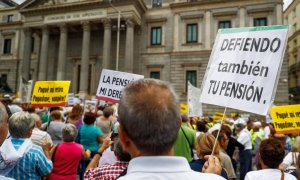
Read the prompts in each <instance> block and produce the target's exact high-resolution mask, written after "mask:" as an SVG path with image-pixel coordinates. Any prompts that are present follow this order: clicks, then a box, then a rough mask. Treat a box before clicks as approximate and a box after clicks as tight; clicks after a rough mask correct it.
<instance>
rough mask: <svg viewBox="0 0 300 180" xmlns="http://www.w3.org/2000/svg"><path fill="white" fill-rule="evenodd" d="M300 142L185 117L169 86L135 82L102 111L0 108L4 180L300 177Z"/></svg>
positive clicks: (258, 125)
mask: <svg viewBox="0 0 300 180" xmlns="http://www.w3.org/2000/svg"><path fill="white" fill-rule="evenodd" d="M299 152H300V137H298V136H297V135H282V134H277V133H276V131H275V129H274V126H273V124H272V123H271V122H269V123H267V122H266V120H265V119H264V118H261V119H260V117H255V116H249V117H248V118H247V119H242V118H241V117H239V115H238V114H235V116H234V117H233V118H232V119H231V120H229V119H227V120H225V121H224V123H220V122H216V121H214V120H213V118H211V117H209V116H208V115H203V116H202V117H188V116H187V115H186V114H183V113H180V108H179V98H178V97H177V95H176V94H175V92H174V90H173V88H172V87H171V86H170V85H169V84H168V83H166V82H163V81H159V80H154V79H142V80H138V81H134V82H131V83H130V84H128V85H127V86H126V88H125V89H124V90H123V92H122V99H121V101H120V102H119V104H118V105H116V104H112V103H109V102H107V104H106V105H104V106H99V107H98V108H97V110H96V111H92V110H84V109H83V106H82V105H81V104H76V105H74V106H72V107H68V108H64V107H51V108H32V107H30V106H28V105H27V106H21V105H18V104H17V103H13V102H12V99H11V98H10V97H4V98H3V99H2V103H1V104H0V179H50V180H52V179H53V180H60V179H61V180H66V179H68V180H69V179H70V180H72V179H74V180H75V179H107V180H111V179H120V180H126V179H128V180H134V179H176V180H177V179H178V180H181V179H182V180H183V179H184V180H188V179H213V180H218V179H220V180H221V179H241V180H244V179H246V180H252V179H253V180H254V179H255V180H260V179H267V178H270V179H281V180H283V179H285V180H294V179H300V176H299V174H300V156H299Z"/></svg>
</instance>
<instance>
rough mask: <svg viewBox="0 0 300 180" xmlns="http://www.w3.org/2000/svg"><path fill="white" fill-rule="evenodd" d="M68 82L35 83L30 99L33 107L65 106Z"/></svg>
mask: <svg viewBox="0 0 300 180" xmlns="http://www.w3.org/2000/svg"><path fill="white" fill-rule="evenodd" d="M70 84H71V82H70V81H37V82H36V83H35V85H34V89H33V94H32V97H31V105H32V106H33V107H53V106H65V105H66V103H67V99H68V98H67V97H68V92H69V87H70Z"/></svg>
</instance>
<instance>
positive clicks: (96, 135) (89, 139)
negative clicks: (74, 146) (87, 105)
mask: <svg viewBox="0 0 300 180" xmlns="http://www.w3.org/2000/svg"><path fill="white" fill-rule="evenodd" d="M95 120H96V116H95V114H94V113H91V112H87V113H85V114H84V118H83V122H84V125H82V126H81V127H80V128H79V130H78V131H79V134H78V141H79V142H80V144H81V145H83V147H84V149H85V150H90V151H91V158H93V157H94V155H95V154H96V153H97V151H98V148H99V146H100V144H101V143H103V137H102V131H101V129H99V128H97V127H96V126H94V123H95ZM89 162H90V161H89V160H87V161H81V171H80V179H83V174H84V171H85V168H86V166H87V165H88V164H89Z"/></svg>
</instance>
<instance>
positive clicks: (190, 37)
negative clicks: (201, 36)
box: [186, 24, 198, 43]
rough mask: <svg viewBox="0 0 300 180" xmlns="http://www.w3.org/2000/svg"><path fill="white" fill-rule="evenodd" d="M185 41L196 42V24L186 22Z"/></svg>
mask: <svg viewBox="0 0 300 180" xmlns="http://www.w3.org/2000/svg"><path fill="white" fill-rule="evenodd" d="M186 42H187V43H196V42H198V24H187V26H186Z"/></svg>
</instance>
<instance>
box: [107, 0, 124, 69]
mask: <svg viewBox="0 0 300 180" xmlns="http://www.w3.org/2000/svg"><path fill="white" fill-rule="evenodd" d="M111 1H112V0H109V1H108V2H109V4H110V6H111V7H112V8H113V9H114V10H115V11H117V12H118V25H117V28H118V29H117V51H116V71H118V70H119V54H120V53H119V52H120V26H121V11H119V10H118V9H117V8H116V7H115V6H114V5H113V4H112V3H111Z"/></svg>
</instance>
